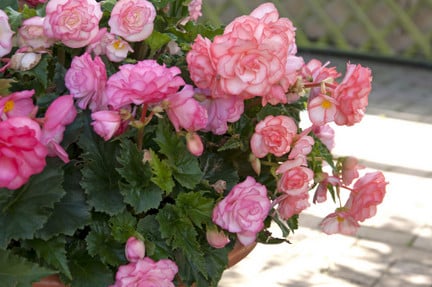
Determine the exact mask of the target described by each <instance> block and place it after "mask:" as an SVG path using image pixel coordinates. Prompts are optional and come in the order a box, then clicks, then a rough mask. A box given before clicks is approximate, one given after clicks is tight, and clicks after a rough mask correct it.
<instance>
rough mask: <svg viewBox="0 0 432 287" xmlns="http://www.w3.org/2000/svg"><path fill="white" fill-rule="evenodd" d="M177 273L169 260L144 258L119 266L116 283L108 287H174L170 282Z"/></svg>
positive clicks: (176, 269)
mask: <svg viewBox="0 0 432 287" xmlns="http://www.w3.org/2000/svg"><path fill="white" fill-rule="evenodd" d="M177 272H178V267H177V265H176V264H175V263H174V262H173V261H171V260H169V259H162V260H159V261H153V260H152V259H150V258H148V257H144V258H143V259H140V260H138V261H136V262H131V263H129V264H127V265H122V266H120V267H119V268H118V270H117V273H116V278H115V279H116V281H115V283H114V285H111V286H110V287H130V286H137V287H146V286H149V287H150V286H158V287H175V285H174V284H173V283H172V281H173V280H174V277H175V275H176V274H177Z"/></svg>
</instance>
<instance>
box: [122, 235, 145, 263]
mask: <svg viewBox="0 0 432 287" xmlns="http://www.w3.org/2000/svg"><path fill="white" fill-rule="evenodd" d="M125 255H126V258H127V260H128V261H129V262H137V261H138V260H140V259H143V258H144V255H145V246H144V242H142V241H141V240H139V239H136V238H135V237H129V239H128V241H127V242H126V247H125Z"/></svg>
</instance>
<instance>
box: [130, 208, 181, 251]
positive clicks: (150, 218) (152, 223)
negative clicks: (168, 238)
mask: <svg viewBox="0 0 432 287" xmlns="http://www.w3.org/2000/svg"><path fill="white" fill-rule="evenodd" d="M159 226H160V225H159V222H158V221H157V220H156V215H147V216H146V217H144V218H142V219H140V220H139V221H138V225H137V231H138V232H139V233H140V234H142V236H143V237H144V243H145V246H146V254H147V256H150V257H152V258H154V259H162V258H168V257H170V256H172V250H171V249H170V248H169V247H168V246H167V244H166V242H165V240H163V239H162V236H161V234H160V233H159Z"/></svg>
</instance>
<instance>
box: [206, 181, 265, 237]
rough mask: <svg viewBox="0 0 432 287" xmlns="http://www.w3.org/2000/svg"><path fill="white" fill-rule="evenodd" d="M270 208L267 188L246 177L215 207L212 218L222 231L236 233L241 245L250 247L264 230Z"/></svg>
mask: <svg viewBox="0 0 432 287" xmlns="http://www.w3.org/2000/svg"><path fill="white" fill-rule="evenodd" d="M270 208H271V203H270V200H269V198H268V197H267V188H266V187H265V186H264V185H262V184H260V183H258V182H256V181H255V179H254V178H253V177H250V176H248V177H247V178H246V180H244V181H243V182H241V183H239V184H237V185H235V186H234V187H233V188H232V189H231V191H230V193H229V194H228V195H227V196H226V197H225V198H224V199H223V200H222V201H220V202H219V203H218V204H217V205H216V206H215V208H214V209H213V217H212V218H213V222H214V223H215V224H217V225H219V226H220V227H222V228H223V229H226V230H228V231H229V232H233V233H237V238H238V240H239V241H240V242H241V243H242V244H243V245H250V244H252V243H253V242H255V240H256V236H257V233H258V232H260V231H261V230H262V229H263V228H264V219H265V218H266V217H267V215H268V213H269V211H270Z"/></svg>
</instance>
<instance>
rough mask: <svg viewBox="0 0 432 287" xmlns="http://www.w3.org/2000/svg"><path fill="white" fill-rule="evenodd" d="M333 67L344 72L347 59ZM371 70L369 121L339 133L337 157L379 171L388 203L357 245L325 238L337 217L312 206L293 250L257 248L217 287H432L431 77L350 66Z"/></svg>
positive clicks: (415, 70)
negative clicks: (327, 222)
mask: <svg viewBox="0 0 432 287" xmlns="http://www.w3.org/2000/svg"><path fill="white" fill-rule="evenodd" d="M303 56H304V57H305V59H309V58H310V57H315V58H319V59H322V60H330V61H331V62H332V63H333V64H334V65H336V66H338V67H339V70H340V71H342V72H344V66H345V64H344V63H345V62H346V61H347V60H348V58H346V57H345V58H343V57H329V56H321V55H311V54H303ZM350 60H351V63H361V64H362V65H364V66H369V67H371V68H372V70H373V74H374V81H373V91H372V93H371V95H370V97H369V107H368V111H367V115H366V116H365V118H364V119H363V121H362V122H361V123H359V124H357V125H355V126H354V127H350V128H346V127H336V147H335V149H334V151H333V152H334V153H335V154H338V155H353V156H356V157H358V158H359V159H361V160H362V162H363V163H364V164H365V165H366V166H367V169H366V171H368V170H369V169H371V170H373V169H379V170H382V171H384V173H385V176H386V179H387V180H388V181H389V185H388V186H387V195H386V198H385V200H384V202H383V204H382V205H380V206H379V207H378V213H377V215H376V216H375V217H374V218H372V219H369V220H366V222H364V223H363V224H362V227H361V228H360V230H359V232H358V234H357V235H356V236H355V237H351V236H343V235H331V236H328V235H326V234H323V233H322V232H320V231H319V229H318V228H317V225H318V223H319V222H320V221H321V219H322V218H323V217H324V216H325V215H327V214H328V213H330V212H332V211H333V210H334V205H333V204H332V202H329V204H327V203H326V204H320V205H312V206H311V207H310V208H309V209H307V210H306V211H304V213H302V214H301V215H300V229H299V230H298V231H297V232H296V233H295V234H294V235H293V236H291V237H290V238H289V239H290V241H291V242H292V244H290V245H289V244H283V245H273V246H268V245H258V246H257V247H256V248H255V249H254V251H253V252H252V253H251V254H250V255H249V256H248V257H246V258H245V259H244V260H243V261H241V262H240V263H239V264H237V265H236V266H234V267H232V268H231V269H229V270H227V271H226V272H225V273H224V276H223V278H222V280H221V282H220V284H219V287H231V286H242V287H255V286H260V287H261V286H266V287H267V286H270V287H272V286H289V287H312V286H329V287H330V286H331V287H339V286H341V287H354V286H356V287H358V286H370V287H399V286H400V287H420V286H425V287H432V70H430V69H425V68H419V67H413V66H407V65H400V64H391V63H385V62H378V61H367V60H364V59H361V60H359V59H354V58H351V59H350Z"/></svg>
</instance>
